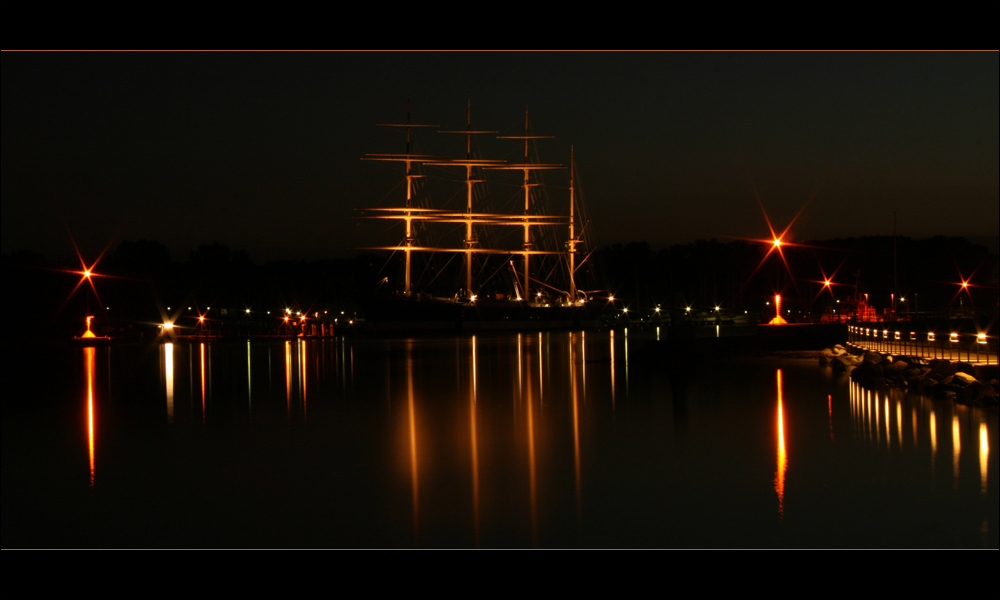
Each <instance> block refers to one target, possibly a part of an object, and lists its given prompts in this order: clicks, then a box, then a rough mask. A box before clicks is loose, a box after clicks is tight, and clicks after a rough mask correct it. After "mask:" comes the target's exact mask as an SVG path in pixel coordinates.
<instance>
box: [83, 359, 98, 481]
mask: <svg viewBox="0 0 1000 600" xmlns="http://www.w3.org/2000/svg"><path fill="white" fill-rule="evenodd" d="M96 352H97V349H96V348H84V349H83V358H84V365H85V368H86V370H87V447H88V448H89V450H90V487H91V488H93V487H94V379H95V369H96V367H95V365H94V358H95V353H96Z"/></svg>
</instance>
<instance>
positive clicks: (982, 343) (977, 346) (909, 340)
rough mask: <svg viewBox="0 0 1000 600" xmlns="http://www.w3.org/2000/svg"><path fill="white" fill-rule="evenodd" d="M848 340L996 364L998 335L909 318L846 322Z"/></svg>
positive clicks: (914, 353) (897, 351)
mask: <svg viewBox="0 0 1000 600" xmlns="http://www.w3.org/2000/svg"><path fill="white" fill-rule="evenodd" d="M847 341H848V343H850V344H852V345H854V346H857V347H858V348H862V349H864V350H873V351H875V352H880V353H885V354H899V355H904V356H918V357H920V358H929V359H936V358H938V359H945V360H952V361H962V362H968V363H982V364H987V365H989V364H994V365H995V364H997V363H998V356H997V351H998V343H997V341H998V340H997V336H996V335H991V333H990V332H985V331H977V332H975V333H970V332H963V331H960V330H959V331H956V330H955V329H954V328H952V327H945V328H942V329H941V330H938V331H935V330H934V328H929V327H927V326H926V325H924V326H919V327H918V326H916V324H915V323H913V322H909V321H897V322H879V323H856V324H852V325H848V326H847Z"/></svg>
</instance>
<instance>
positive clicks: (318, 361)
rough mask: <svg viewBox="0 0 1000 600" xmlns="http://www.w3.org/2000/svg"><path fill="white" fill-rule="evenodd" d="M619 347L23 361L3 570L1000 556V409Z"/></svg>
mask: <svg viewBox="0 0 1000 600" xmlns="http://www.w3.org/2000/svg"><path fill="white" fill-rule="evenodd" d="M623 333H624V332H622V331H619V332H616V333H615V334H614V335H613V336H609V334H607V333H603V334H600V333H593V332H589V333H586V334H581V333H574V334H569V333H544V334H538V333H534V334H524V335H520V336H518V335H494V336H476V337H472V336H464V337H455V338H436V339H416V340H406V339H401V340H344V339H338V340H336V341H332V340H331V341H288V342H271V343H264V342H251V343H247V342H229V343H213V344H209V345H202V344H198V343H190V344H189V343H177V344H173V345H159V346H157V345H151V346H148V347H146V346H143V347H139V346H127V347H126V346H122V347H113V348H99V349H96V350H84V349H73V350H67V349H60V350H38V349H31V350H28V349H25V350H24V352H22V353H21V354H20V355H19V356H18V358H17V359H15V360H12V361H8V364H7V365H6V367H5V372H4V380H5V382H7V384H8V386H13V387H9V388H8V389H13V390H15V391H14V392H11V393H8V394H5V395H4V400H3V405H4V418H3V436H2V440H3V453H2V457H3V458H2V477H3V479H2V481H3V497H2V501H3V506H2V523H3V530H2V535H3V546H4V547H5V548H10V547H332V548H341V547H385V548H408V547H462V548H465V547H477V546H479V547H484V548H495V547H505V548H506V547H518V548H519V547H533V546H536V547H543V548H545V547H550V548H551V547H630V548H631V547H657V548H675V547H682V548H688V547H693V548H702V547H721V548H732V547H739V548H743V547H852V548H853V547H863V548H868V547H879V548H881V547H903V548H909V547H919V548H923V547H963V548H964V547H968V548H981V547H986V548H996V547H998V525H1000V524H998V512H1000V511H998V495H997V479H998V468H997V457H996V454H997V449H998V443H997V412H996V410H992V411H986V410H981V409H975V408H969V407H964V406H960V405H955V404H954V403H951V402H946V401H936V400H933V399H930V398H926V397H922V396H916V395H904V394H901V393H893V394H889V395H886V394H884V393H875V392H868V391H862V390H861V389H859V388H857V387H855V386H853V385H852V384H851V383H850V382H849V380H848V379H847V378H845V377H843V376H839V377H838V376H836V375H835V374H834V373H832V372H831V371H830V370H829V369H823V368H820V367H819V366H817V364H816V362H815V361H813V360H778V359H727V360H725V361H718V362H713V361H704V360H702V361H692V362H689V363H685V364H679V365H678V364H677V363H673V362H669V361H667V360H666V359H665V358H664V356H663V354H662V353H661V352H658V351H657V350H656V348H657V346H656V345H655V341H654V340H653V339H651V338H648V337H647V338H639V337H638V336H635V335H633V336H632V337H631V338H628V337H627V336H625V335H624V334H623Z"/></svg>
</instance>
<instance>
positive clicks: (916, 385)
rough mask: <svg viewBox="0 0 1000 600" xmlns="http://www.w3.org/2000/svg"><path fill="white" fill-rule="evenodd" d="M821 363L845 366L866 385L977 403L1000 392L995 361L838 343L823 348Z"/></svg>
mask: <svg viewBox="0 0 1000 600" xmlns="http://www.w3.org/2000/svg"><path fill="white" fill-rule="evenodd" d="M820 364H822V365H832V366H833V368H834V369H837V370H846V371H848V372H850V374H851V379H852V380H854V381H856V382H858V383H859V384H861V385H862V386H865V387H868V388H875V389H886V388H889V387H895V388H898V389H902V390H912V391H915V392H919V393H923V394H928V395H931V396H935V397H938V398H951V399H954V400H955V401H956V402H961V403H963V404H975V405H979V406H997V397H998V395H1000V393H998V392H1000V390H998V388H997V386H998V381H997V377H998V375H1000V369H998V367H997V365H974V364H970V363H966V362H957V361H950V360H943V359H926V358H919V357H916V356H892V355H890V354H881V353H879V352H874V351H872V350H862V349H861V348H856V347H853V346H849V347H847V348H845V347H844V346H841V345H840V344H837V345H835V346H833V347H831V348H826V349H824V350H823V351H822V352H821V356H820Z"/></svg>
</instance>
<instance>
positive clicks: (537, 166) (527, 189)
mask: <svg viewBox="0 0 1000 600" xmlns="http://www.w3.org/2000/svg"><path fill="white" fill-rule="evenodd" d="M528 130H529V119H528V109H524V135H500V136H497V137H498V138H499V139H509V140H524V163H522V164H519V165H517V164H513V165H508V166H506V167H500V168H507V169H521V170H523V171H524V217H525V219H524V251H523V252H522V253H521V256H522V257H523V259H522V260H523V263H522V264H523V266H524V299H525V300H526V301H527V302H531V296H530V289H529V288H530V286H531V269H530V262H531V255H532V254H535V253H536V252H535V251H534V243H533V242H532V240H531V224H530V216H531V188H533V187H535V186H538V185H540V184H538V183H531V181H530V176H531V171H534V170H541V169H561V168H562V165H558V164H542V163H530V162H528V159H529V157H528V140H543V139H551V138H553V137H555V136H552V135H528Z"/></svg>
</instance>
